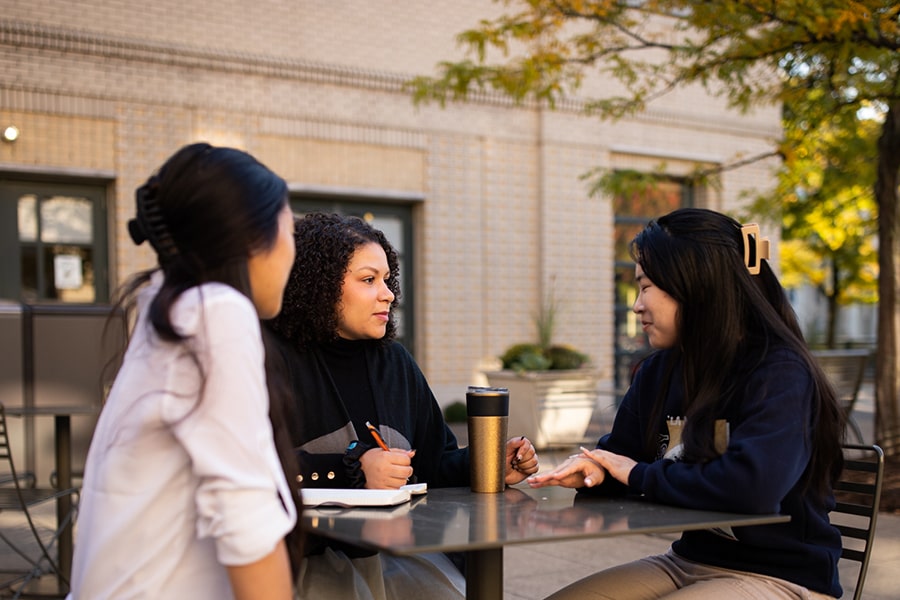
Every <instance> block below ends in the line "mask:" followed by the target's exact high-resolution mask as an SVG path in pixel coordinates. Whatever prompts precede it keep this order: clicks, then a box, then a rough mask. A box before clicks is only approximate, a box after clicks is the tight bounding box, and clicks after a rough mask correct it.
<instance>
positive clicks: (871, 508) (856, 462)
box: [829, 444, 884, 600]
mask: <svg viewBox="0 0 900 600" xmlns="http://www.w3.org/2000/svg"><path fill="white" fill-rule="evenodd" d="M883 475H884V452H883V451H882V450H881V448H880V447H879V446H876V445H871V446H869V445H858V444H847V445H845V446H844V471H843V473H842V474H841V477H840V480H839V481H838V482H837V484H836V485H835V498H836V500H837V504H836V506H835V508H834V510H833V511H831V513H830V515H829V517H830V519H831V522H832V524H833V525H834V526H835V527H837V528H838V529H839V530H840V532H841V539H842V543H843V546H844V547H843V550H842V551H841V559H842V560H849V561H855V562H858V563H859V571H858V575H857V578H856V588H855V589H854V593H853V600H859V599H860V598H862V591H863V584H864V583H865V581H866V571H867V570H868V568H869V558H870V557H871V555H872V541H873V540H874V538H875V522H876V521H877V518H878V504H879V503H880V501H881V481H882V476H883Z"/></svg>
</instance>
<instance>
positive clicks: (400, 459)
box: [359, 448, 416, 490]
mask: <svg viewBox="0 0 900 600" xmlns="http://www.w3.org/2000/svg"><path fill="white" fill-rule="evenodd" d="M415 455H416V451H415V450H403V449H402V448H391V449H390V450H389V451H387V452H386V451H384V450H382V449H381V448H372V449H371V450H367V451H366V453H365V454H363V455H362V456H360V457H359V466H360V469H362V472H363V473H364V474H365V476H366V487H367V488H369V489H370V490H386V489H398V488H399V487H400V486H403V485H406V484H407V483H408V482H409V478H410V477H412V475H413V468H412V457H413V456H415Z"/></svg>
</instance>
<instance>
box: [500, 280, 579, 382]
mask: <svg viewBox="0 0 900 600" xmlns="http://www.w3.org/2000/svg"><path fill="white" fill-rule="evenodd" d="M558 313H559V303H558V302H557V300H556V296H555V295H554V293H553V288H552V287H551V288H550V291H549V292H548V293H547V296H546V298H545V299H544V302H543V304H542V305H541V309H540V312H539V313H538V315H537V317H535V320H534V324H535V328H536V329H537V334H538V342H537V343H519V344H514V345H512V346H510V347H509V348H507V350H506V352H504V353H503V355H502V356H501V357H500V360H501V361H502V362H503V368H504V369H511V370H513V371H553V370H562V369H580V368H581V367H583V366H585V365H586V364H587V363H588V356H587V355H586V354H583V353H581V352H579V351H578V350H576V349H575V348H573V347H572V346H569V345H566V344H554V343H553V330H554V329H555V328H556V317H557V314H558Z"/></svg>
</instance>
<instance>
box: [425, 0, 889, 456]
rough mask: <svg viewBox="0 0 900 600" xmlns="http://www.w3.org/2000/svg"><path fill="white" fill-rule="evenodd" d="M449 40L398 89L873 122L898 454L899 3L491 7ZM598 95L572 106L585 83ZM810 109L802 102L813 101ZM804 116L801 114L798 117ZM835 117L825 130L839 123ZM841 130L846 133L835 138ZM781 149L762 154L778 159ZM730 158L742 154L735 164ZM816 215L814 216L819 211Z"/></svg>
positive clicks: (880, 435) (884, 390) (441, 96)
mask: <svg viewBox="0 0 900 600" xmlns="http://www.w3.org/2000/svg"><path fill="white" fill-rule="evenodd" d="M502 4H503V5H505V6H506V7H508V9H509V12H508V13H507V14H504V15H501V16H499V17H496V18H494V19H490V20H482V21H481V22H480V23H479V24H478V26H476V27H475V28H473V29H470V30H468V31H464V32H462V33H461V34H459V36H458V41H459V42H460V44H461V45H463V46H464V47H465V48H466V49H467V50H468V52H469V54H468V57H467V58H465V59H463V60H459V61H445V62H442V63H440V64H439V65H438V71H439V72H438V75H437V76H436V77H417V78H415V79H413V80H411V81H410V89H411V91H412V93H413V96H414V98H415V100H416V101H419V102H427V101H437V102H439V103H442V104H443V103H445V102H447V101H448V100H464V99H466V98H468V97H469V96H470V95H476V96H477V95H478V94H484V93H488V94H490V93H493V92H497V93H500V94H502V95H504V96H508V97H510V98H512V99H514V100H515V101H517V102H533V103H534V104H535V105H536V106H543V105H547V106H550V107H553V106H556V105H558V104H560V103H563V102H568V103H570V104H569V106H577V107H581V108H582V109H583V110H584V112H585V113H587V114H597V115H599V116H601V117H604V118H613V119H617V118H621V117H624V116H628V115H634V114H637V113H639V112H641V111H642V110H643V109H644V108H645V107H646V106H647V104H648V103H650V102H652V101H653V100H654V99H656V98H658V97H660V96H663V95H665V94H667V93H669V92H671V91H673V90H676V89H679V88H682V87H685V86H691V85H699V86H702V87H703V88H704V89H705V90H706V91H707V93H709V94H710V95H711V96H715V97H721V98H724V99H725V100H726V102H727V104H728V106H731V107H734V108H737V109H740V110H747V109H750V108H752V107H753V106H754V105H760V104H771V103H773V102H774V103H779V104H781V105H783V106H787V107H791V108H792V109H794V110H797V111H798V114H797V116H796V119H797V122H798V123H799V122H801V121H802V120H803V119H807V121H808V122H809V123H810V124H813V125H814V124H818V123H821V122H824V121H825V120H826V119H827V118H830V117H831V116H838V117H841V116H842V115H843V116H845V115H846V114H847V113H846V112H845V111H856V110H860V109H873V110H874V112H875V113H876V114H877V115H879V116H880V117H882V118H881V120H880V127H881V129H880V133H879V138H878V142H877V145H876V148H877V151H876V153H875V155H874V156H873V157H872V160H873V162H874V163H875V168H876V177H875V184H874V192H873V196H874V198H875V200H876V202H877V207H878V237H879V245H878V264H879V273H880V276H879V284H878V285H879V288H878V296H879V305H878V345H879V352H878V354H877V360H876V387H875V389H876V393H875V399H876V402H875V404H876V417H877V418H876V436H875V437H876V440H878V441H879V443H880V444H881V445H882V447H884V449H885V451H886V453H887V454H888V455H889V456H891V455H900V377H898V361H900V331H898V329H900V322H898V317H897V312H896V306H897V296H898V285H900V281H898V278H897V274H896V268H895V264H896V263H897V261H898V260H900V225H898V219H897V194H898V191H897V188H898V183H900V3H898V2H896V0H852V1H848V0H778V1H777V2H775V1H773V0H765V1H762V0H503V2H502ZM588 73H591V74H598V75H599V76H600V77H601V78H602V79H603V80H604V84H605V85H604V86H603V87H602V88H600V91H598V95H596V96H593V97H587V98H579V97H577V93H578V91H579V88H580V86H581V84H582V82H583V81H584V78H585V76H586V74H588ZM815 93H818V94H819V96H818V98H817V99H816V101H815V102H807V100H810V99H812V96H813V94H815ZM801 113H805V114H801ZM846 122H847V121H846V118H839V119H838V121H837V125H838V126H843V125H844V124H846ZM846 133H847V134H848V135H852V132H851V131H848V132H846ZM785 148H786V147H781V148H775V149H773V152H775V151H776V150H780V151H781V153H782V154H784V155H785V156H788V154H787V153H785V152H784V150H785ZM734 158H735V160H738V161H747V160H752V158H753V157H746V156H745V157H734ZM825 212H826V213H827V212H828V211H827V209H826V210H825Z"/></svg>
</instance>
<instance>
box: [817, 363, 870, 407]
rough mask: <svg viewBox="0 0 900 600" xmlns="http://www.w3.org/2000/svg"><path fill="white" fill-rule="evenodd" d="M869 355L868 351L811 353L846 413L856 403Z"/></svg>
mask: <svg viewBox="0 0 900 600" xmlns="http://www.w3.org/2000/svg"><path fill="white" fill-rule="evenodd" d="M870 354H871V353H870V352H869V351H868V350H814V351H813V353H812V355H813V356H814V357H815V358H816V360H817V361H818V363H819V366H820V367H822V370H823V371H825V376H826V377H828V380H829V381H830V382H831V385H833V386H834V389H835V391H836V392H837V397H838V401H840V403H841V405H842V406H843V407H844V409H845V410H847V411H850V410H852V409H853V405H854V403H856V397H857V396H858V395H859V388H860V387H861V386H862V381H863V375H864V374H865V372H866V365H867V364H868V362H869V356H870Z"/></svg>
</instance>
